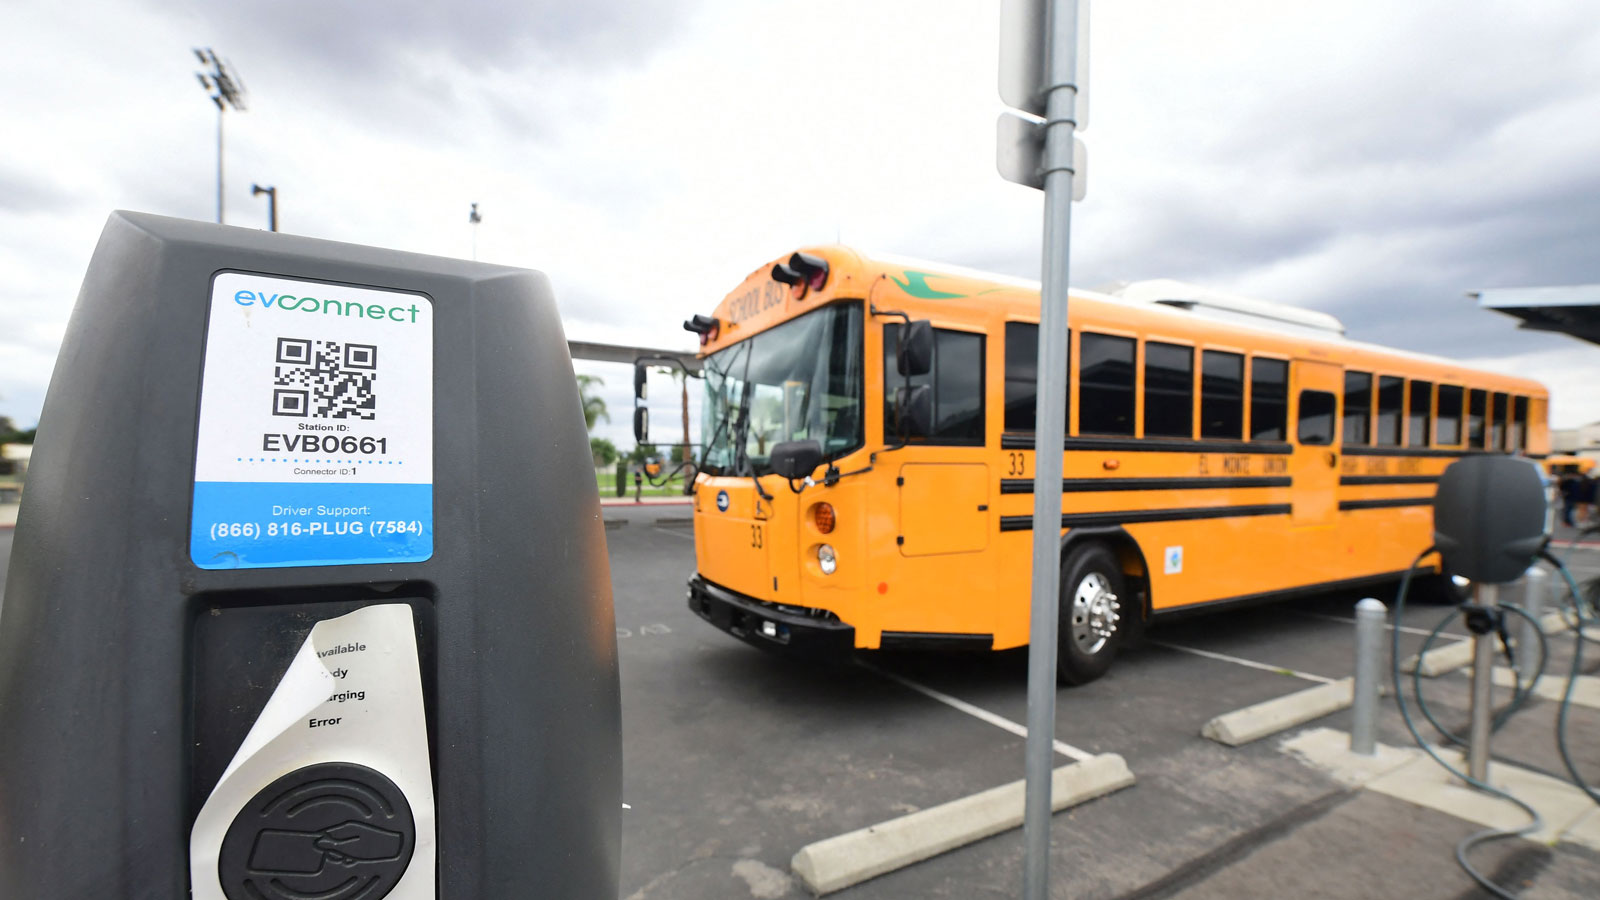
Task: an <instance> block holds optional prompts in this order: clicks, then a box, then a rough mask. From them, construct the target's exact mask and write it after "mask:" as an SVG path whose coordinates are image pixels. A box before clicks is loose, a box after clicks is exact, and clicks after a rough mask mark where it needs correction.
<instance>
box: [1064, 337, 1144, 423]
mask: <svg viewBox="0 0 1600 900" xmlns="http://www.w3.org/2000/svg"><path fill="white" fill-rule="evenodd" d="M1078 352H1079V354H1080V355H1081V357H1082V359H1081V361H1080V363H1079V366H1080V371H1079V373H1078V433H1079V434H1109V435H1126V436H1129V437H1131V436H1132V435H1133V407H1134V402H1133V401H1134V387H1133V385H1134V368H1133V358H1134V341H1133V338H1125V337H1113V336H1111V335H1109V334H1089V333H1087V332H1085V333H1084V335H1083V336H1082V337H1081V338H1080V339H1079V348H1078Z"/></svg>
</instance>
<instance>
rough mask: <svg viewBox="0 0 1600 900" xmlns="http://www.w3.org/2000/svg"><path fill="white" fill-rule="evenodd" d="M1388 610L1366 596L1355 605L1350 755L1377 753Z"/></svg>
mask: <svg viewBox="0 0 1600 900" xmlns="http://www.w3.org/2000/svg"><path fill="white" fill-rule="evenodd" d="M1387 617H1388V610H1386V609H1384V606H1383V603H1381V602H1380V601H1378V600H1375V599H1373V598H1372V597H1367V598H1366V599H1364V600H1362V601H1361V602H1360V603H1357V604H1356V678H1355V686H1354V688H1353V691H1354V694H1353V695H1352V702H1351V707H1350V714H1351V724H1350V752H1352V753H1360V754H1361V755H1363V756H1372V755H1374V754H1375V753H1377V752H1378V739H1377V725H1378V722H1377V720H1378V684H1379V682H1380V681H1381V680H1382V674H1381V670H1382V668H1383V625H1384V620H1385V619H1386V618H1387Z"/></svg>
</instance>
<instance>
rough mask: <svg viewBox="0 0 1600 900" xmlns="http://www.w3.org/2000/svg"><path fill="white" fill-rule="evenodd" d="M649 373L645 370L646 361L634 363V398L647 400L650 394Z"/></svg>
mask: <svg viewBox="0 0 1600 900" xmlns="http://www.w3.org/2000/svg"><path fill="white" fill-rule="evenodd" d="M649 381H650V378H649V373H648V372H646V371H645V368H644V363H642V362H636V363H634V364H633V399H635V400H645V399H648V398H649V396H650V384H649Z"/></svg>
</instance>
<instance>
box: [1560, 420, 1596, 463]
mask: <svg viewBox="0 0 1600 900" xmlns="http://www.w3.org/2000/svg"><path fill="white" fill-rule="evenodd" d="M1550 452H1551V453H1572V454H1576V453H1579V452H1583V453H1584V455H1585V456H1600V422H1590V423H1589V424H1587V425H1580V426H1578V427H1577V428H1552V429H1550Z"/></svg>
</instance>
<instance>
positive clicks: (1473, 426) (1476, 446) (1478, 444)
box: [1467, 390, 1488, 450]
mask: <svg viewBox="0 0 1600 900" xmlns="http://www.w3.org/2000/svg"><path fill="white" fill-rule="evenodd" d="M1487 399H1488V396H1487V394H1486V393H1485V392H1484V391H1479V390H1472V391H1468V392H1467V447H1468V448H1469V449H1472V450H1482V449H1483V436H1484V424H1485V422H1486V421H1487V420H1486V417H1485V415H1484V410H1483V407H1484V401H1485V400H1487Z"/></svg>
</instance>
